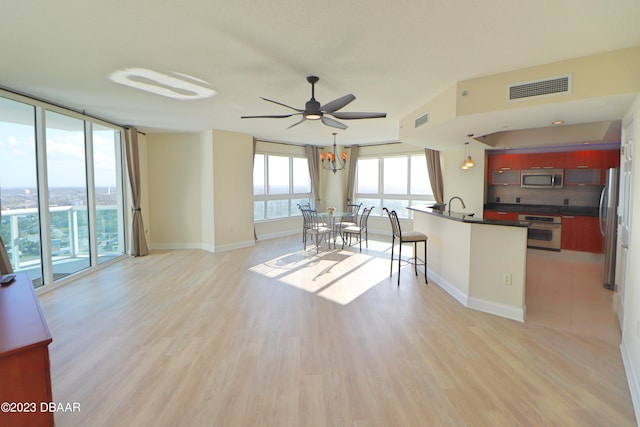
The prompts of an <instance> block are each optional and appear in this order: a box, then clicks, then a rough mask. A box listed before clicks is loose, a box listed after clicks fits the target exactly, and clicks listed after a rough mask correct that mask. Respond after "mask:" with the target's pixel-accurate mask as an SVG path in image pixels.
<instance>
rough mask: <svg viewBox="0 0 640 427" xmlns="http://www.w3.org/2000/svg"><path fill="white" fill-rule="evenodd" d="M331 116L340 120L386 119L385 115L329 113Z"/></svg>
mask: <svg viewBox="0 0 640 427" xmlns="http://www.w3.org/2000/svg"><path fill="white" fill-rule="evenodd" d="M331 115H332V116H333V117H335V118H337V119H342V120H354V119H381V118H384V117H387V113H352V112H348V113H347V112H343V113H339V112H336V113H331Z"/></svg>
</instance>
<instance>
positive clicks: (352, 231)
mask: <svg viewBox="0 0 640 427" xmlns="http://www.w3.org/2000/svg"><path fill="white" fill-rule="evenodd" d="M373 208H374V207H373V206H371V207H370V208H364V210H363V211H362V215H360V225H359V226H356V225H352V226H348V227H344V228H343V229H342V233H343V238H342V249H344V243H345V241H346V237H347V236H348V237H349V246H351V238H352V237H353V236H355V235H357V236H358V243H359V244H360V252H362V235H363V234H364V240H365V243H366V245H367V248H369V233H368V231H367V222H368V221H369V214H371V211H372V210H373Z"/></svg>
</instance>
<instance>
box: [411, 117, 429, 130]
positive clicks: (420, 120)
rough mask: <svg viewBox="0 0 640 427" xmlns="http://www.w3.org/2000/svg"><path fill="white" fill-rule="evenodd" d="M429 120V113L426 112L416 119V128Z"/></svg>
mask: <svg viewBox="0 0 640 427" xmlns="http://www.w3.org/2000/svg"><path fill="white" fill-rule="evenodd" d="M428 121H429V113H425V114H423V115H421V116H420V117H418V118H417V119H416V121H415V126H414V128H417V127H420V126H422V125H426V124H427V122H428Z"/></svg>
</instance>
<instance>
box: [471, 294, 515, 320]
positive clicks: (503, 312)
mask: <svg viewBox="0 0 640 427" xmlns="http://www.w3.org/2000/svg"><path fill="white" fill-rule="evenodd" d="M468 307H470V308H473V309H475V310H479V311H484V312H485V313H489V314H495V315H496V316H500V317H506V318H507V319H511V320H516V321H518V322H524V310H522V309H519V308H518V307H513V306H511V305H504V304H500V303H497V302H493V301H487V300H484V299H480V298H474V297H469V305H468Z"/></svg>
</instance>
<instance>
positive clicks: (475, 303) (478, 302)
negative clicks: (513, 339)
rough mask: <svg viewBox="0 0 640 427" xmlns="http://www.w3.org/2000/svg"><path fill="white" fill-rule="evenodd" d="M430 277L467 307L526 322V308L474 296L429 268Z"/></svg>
mask: <svg viewBox="0 0 640 427" xmlns="http://www.w3.org/2000/svg"><path fill="white" fill-rule="evenodd" d="M428 277H429V279H433V281H434V282H436V283H437V284H438V286H440V287H441V288H442V289H443V290H444V291H445V292H446V293H448V294H449V295H451V296H452V297H453V298H455V299H456V300H457V301H458V302H459V303H460V304H462V305H464V306H465V307H469V308H473V309H474V310H479V311H483V312H485V313H489V314H493V315H495V316H500V317H505V318H507V319H511V320H516V321H518V322H524V310H523V309H519V308H517V307H512V306H510V305H504V304H499V303H495V302H491V301H487V300H483V299H480V298H473V297H469V296H468V295H466V294H465V293H464V292H462V291H461V290H460V289H458V288H456V287H455V286H453V285H452V284H451V283H449V282H448V281H446V280H445V279H444V278H442V277H440V276H439V275H437V274H436V273H434V272H433V271H431V270H429V274H428Z"/></svg>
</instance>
